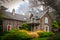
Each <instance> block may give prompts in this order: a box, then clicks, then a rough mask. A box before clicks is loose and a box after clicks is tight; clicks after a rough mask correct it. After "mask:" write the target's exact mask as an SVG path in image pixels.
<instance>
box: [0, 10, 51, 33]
mask: <svg viewBox="0 0 60 40" xmlns="http://www.w3.org/2000/svg"><path fill="white" fill-rule="evenodd" d="M3 16H4V18H3V19H2V20H1V21H0V22H1V25H3V31H8V30H10V29H13V28H18V29H19V27H21V24H22V23H24V22H27V23H28V24H29V25H30V26H31V27H30V29H31V31H37V30H44V31H46V32H49V31H51V26H52V18H51V16H50V15H49V13H48V12H47V11H45V12H42V13H34V14H33V17H31V18H29V17H27V16H23V15H19V14H15V10H14V9H13V10H12V13H10V12H6V13H4V15H3ZM34 19H36V20H34Z"/></svg>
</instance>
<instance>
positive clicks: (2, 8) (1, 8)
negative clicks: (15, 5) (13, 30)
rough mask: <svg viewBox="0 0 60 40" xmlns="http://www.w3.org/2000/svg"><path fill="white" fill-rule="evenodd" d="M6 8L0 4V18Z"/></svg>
mask: <svg viewBox="0 0 60 40" xmlns="http://www.w3.org/2000/svg"><path fill="white" fill-rule="evenodd" d="M6 9H7V8H5V7H4V6H0V19H1V18H2V17H3V14H4V12H5V10H6Z"/></svg>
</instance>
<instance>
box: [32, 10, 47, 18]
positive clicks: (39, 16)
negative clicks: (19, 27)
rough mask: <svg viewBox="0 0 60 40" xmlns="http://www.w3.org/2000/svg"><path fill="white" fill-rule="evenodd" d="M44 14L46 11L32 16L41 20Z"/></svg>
mask: <svg viewBox="0 0 60 40" xmlns="http://www.w3.org/2000/svg"><path fill="white" fill-rule="evenodd" d="M46 12H47V11H44V12H39V13H34V14H33V15H35V16H38V18H42V17H43V16H44V15H45V14H46Z"/></svg>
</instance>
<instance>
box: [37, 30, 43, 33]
mask: <svg viewBox="0 0 60 40" xmlns="http://www.w3.org/2000/svg"><path fill="white" fill-rule="evenodd" d="M41 32H44V30H38V31H36V33H38V34H39V33H41Z"/></svg>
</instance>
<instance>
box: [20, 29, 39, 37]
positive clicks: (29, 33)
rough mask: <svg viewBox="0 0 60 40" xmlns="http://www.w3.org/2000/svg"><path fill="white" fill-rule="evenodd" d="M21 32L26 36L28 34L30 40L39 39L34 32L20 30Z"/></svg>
mask: <svg viewBox="0 0 60 40" xmlns="http://www.w3.org/2000/svg"><path fill="white" fill-rule="evenodd" d="M20 31H21V32H25V33H26V34H28V35H29V36H30V38H37V37H39V35H38V34H37V33H36V32H30V31H27V30H20Z"/></svg>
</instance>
